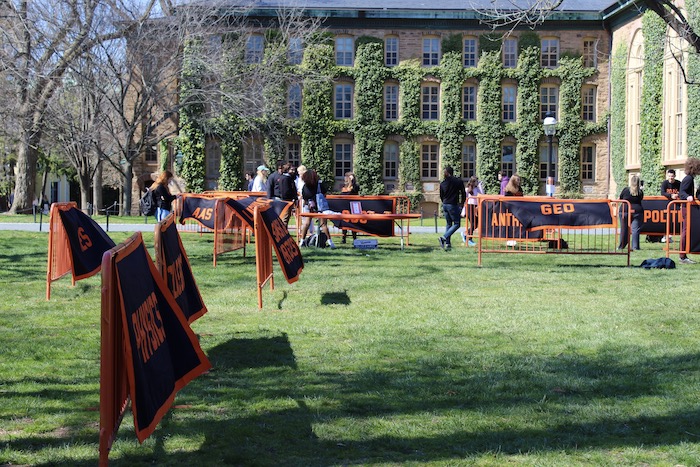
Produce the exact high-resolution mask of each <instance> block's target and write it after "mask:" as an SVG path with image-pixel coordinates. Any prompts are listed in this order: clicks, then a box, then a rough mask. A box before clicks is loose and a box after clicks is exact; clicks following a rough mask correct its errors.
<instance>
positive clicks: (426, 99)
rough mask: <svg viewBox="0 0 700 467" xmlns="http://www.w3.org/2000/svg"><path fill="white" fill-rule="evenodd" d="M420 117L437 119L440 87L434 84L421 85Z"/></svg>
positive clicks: (438, 116) (438, 115)
mask: <svg viewBox="0 0 700 467" xmlns="http://www.w3.org/2000/svg"><path fill="white" fill-rule="evenodd" d="M420 93H421V118H422V119H423V120H438V119H439V118H440V87H439V86H438V85H437V84H435V83H431V84H424V85H423V86H421V92H420Z"/></svg>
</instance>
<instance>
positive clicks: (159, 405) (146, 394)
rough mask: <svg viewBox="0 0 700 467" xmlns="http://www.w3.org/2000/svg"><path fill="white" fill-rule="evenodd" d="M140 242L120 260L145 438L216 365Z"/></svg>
mask: <svg viewBox="0 0 700 467" xmlns="http://www.w3.org/2000/svg"><path fill="white" fill-rule="evenodd" d="M136 235H137V237H138V238H137V240H136V241H134V242H133V243H132V244H130V245H129V247H128V248H126V249H124V250H123V253H121V254H120V255H119V256H118V257H117V258H116V260H115V261H114V265H115V270H116V277H117V288H118V291H117V295H118V300H119V302H120V304H121V313H122V324H123V332H124V335H125V336H127V337H126V338H125V339H124V352H125V358H126V367H127V375H128V379H129V393H130V395H131V407H132V412H133V414H134V427H135V429H136V436H137V438H138V440H139V441H140V442H143V441H144V440H145V439H146V438H148V436H150V434H151V433H153V430H155V428H156V425H157V424H158V422H159V421H160V419H161V418H162V417H163V416H164V415H165V413H166V412H167V411H168V409H169V408H170V406H171V405H172V403H173V400H174V399H175V394H176V393H177V391H179V390H180V389H182V388H183V387H185V386H186V385H187V383H189V382H190V381H191V380H193V379H194V378H196V377H197V376H199V375H201V374H202V373H204V372H205V371H207V370H208V369H209V368H210V367H211V365H210V363H209V360H207V357H206V356H205V355H204V352H203V351H202V349H201V347H200V345H199V342H198V340H197V336H196V335H195V334H194V332H193V331H192V329H191V328H190V326H189V324H188V323H187V320H186V318H185V315H184V313H183V312H182V310H181V309H180V306H179V305H178V304H177V302H176V301H175V299H174V297H173V295H172V294H171V293H170V290H168V287H167V285H166V284H165V282H164V281H163V278H162V277H161V276H160V275H159V273H158V270H157V269H156V266H155V264H153V261H152V260H151V257H150V256H149V254H148V251H147V250H146V247H145V245H144V244H143V239H142V238H141V235H140V234H136Z"/></svg>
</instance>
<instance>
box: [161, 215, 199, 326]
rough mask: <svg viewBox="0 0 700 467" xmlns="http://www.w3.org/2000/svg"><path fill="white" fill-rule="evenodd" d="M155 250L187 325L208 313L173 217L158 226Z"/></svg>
mask: <svg viewBox="0 0 700 467" xmlns="http://www.w3.org/2000/svg"><path fill="white" fill-rule="evenodd" d="M155 251H156V262H157V265H158V269H159V270H160V272H161V277H163V279H164V280H165V283H166V284H167V285H168V289H169V290H170V292H171V293H172V294H173V297H174V298H175V301H177V304H178V305H179V306H180V308H181V309H182V312H183V313H184V314H185V318H186V319H187V322H189V323H192V322H194V321H195V320H196V319H197V318H199V317H200V316H202V315H203V314H204V313H206V312H207V307H206V306H205V305H204V301H203V300H202V295H201V294H200V293H199V288H198V287H197V284H196V282H195V280H194V274H193V273H192V267H191V266H190V261H189V258H188V257H187V253H185V247H184V246H183V245H182V239H181V238H180V234H179V233H178V231H177V227H176V226H175V221H174V216H168V218H167V219H166V220H164V221H162V222H160V223H159V224H158V225H157V227H156V236H155Z"/></svg>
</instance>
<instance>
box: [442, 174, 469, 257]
mask: <svg viewBox="0 0 700 467" xmlns="http://www.w3.org/2000/svg"><path fill="white" fill-rule="evenodd" d="M443 175H444V178H445V179H444V180H443V181H442V183H440V200H441V201H442V211H443V213H444V214H445V221H446V225H445V233H444V234H443V235H442V237H440V238H438V240H439V242H440V246H441V247H442V249H443V250H447V249H448V248H452V243H451V242H450V237H452V234H453V233H455V232H456V231H457V230H459V225H460V216H461V214H462V206H464V201H465V200H466V199H467V193H466V191H465V189H464V182H462V180H461V179H459V178H457V177H454V169H453V168H452V167H451V166H449V165H448V166H447V167H445V169H444V171H443Z"/></svg>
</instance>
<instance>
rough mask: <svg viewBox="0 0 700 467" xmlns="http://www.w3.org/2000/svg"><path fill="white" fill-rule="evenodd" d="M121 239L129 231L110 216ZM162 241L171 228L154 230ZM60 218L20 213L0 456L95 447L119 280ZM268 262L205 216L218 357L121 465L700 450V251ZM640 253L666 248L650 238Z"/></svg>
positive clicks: (577, 459)
mask: <svg viewBox="0 0 700 467" xmlns="http://www.w3.org/2000/svg"><path fill="white" fill-rule="evenodd" d="M110 235H111V236H112V238H113V239H114V240H115V241H117V242H120V241H122V240H124V239H125V238H126V234H121V233H112V234H110ZM144 238H145V240H146V244H147V245H149V246H151V245H152V242H153V236H152V234H150V233H149V234H146V235H145V236H144ZM46 241H47V236H46V234H41V233H30V232H7V231H0V292H1V294H2V295H1V297H2V298H1V299H0V300H1V302H0V303H1V304H0V356H1V358H0V401H1V402H2V404H0V465H2V464H5V465H15V464H21V465H70V466H75V465H90V466H92V465H95V464H96V463H97V456H98V452H97V442H98V421H99V414H98V412H97V408H98V404H99V384H98V378H99V346H100V342H99V340H100V277H99V275H98V276H96V277H93V278H90V279H87V280H84V281H80V282H78V284H77V285H76V286H75V287H72V286H71V285H70V279H69V278H63V279H61V280H59V281H58V282H55V283H54V285H53V287H52V299H51V301H49V302H47V301H46V300H45V279H46V255H47V253H46V252H47V245H46ZM411 242H412V245H411V246H410V247H408V248H406V250H405V251H401V250H400V248H399V245H398V240H388V239H380V240H379V243H380V247H379V249H377V250H373V251H359V250H353V249H352V248H350V247H349V245H343V246H341V247H340V248H338V249H336V250H334V251H331V250H316V249H304V250H303V253H304V258H305V262H306V265H305V269H304V272H303V273H302V275H301V279H300V280H299V281H298V282H297V283H295V284H292V285H289V284H287V283H286V282H285V281H284V277H283V275H282V273H281V271H280V270H279V268H278V267H277V266H275V271H276V274H275V279H276V280H275V285H276V287H275V290H273V291H270V290H269V287H266V289H265V291H264V298H263V299H264V307H263V310H258V308H257V298H256V292H255V265H254V259H253V258H252V257H251V256H250V255H251V254H252V253H251V251H252V250H249V256H248V257H246V258H244V257H242V254H241V253H240V252H232V253H227V254H226V255H223V256H221V257H220V258H219V261H218V267H217V268H213V267H212V261H211V237H209V236H203V237H200V236H199V235H196V234H187V235H184V237H183V243H184V244H185V247H186V249H187V251H188V254H189V257H190V261H191V263H192V266H193V269H194V272H195V276H196V278H197V281H198V284H199V287H200V290H201V293H202V296H203V298H204V300H205V302H206V304H207V306H208V307H209V313H207V314H206V315H204V316H203V317H202V318H200V319H199V320H198V321H196V322H195V323H194V324H193V329H194V330H195V332H196V333H197V334H198V335H199V337H200V342H201V344H202V347H203V348H204V351H205V352H206V354H207V355H208V357H209V359H210V360H211V362H212V365H213V369H212V370H211V371H210V372H209V373H208V374H206V375H204V376H202V377H200V378H198V379H196V380H194V381H193V382H192V383H191V384H190V385H189V386H187V387H186V388H185V389H183V390H182V391H181V392H180V393H179V394H178V396H177V398H176V401H175V404H176V405H177V407H176V408H174V409H172V410H171V411H170V412H169V413H168V414H167V415H166V417H165V418H164V420H163V421H162V422H161V424H160V425H159V427H158V428H157V430H156V431H155V433H154V434H153V435H152V436H151V437H150V438H149V439H148V440H147V441H146V442H145V443H144V444H143V445H139V444H138V442H137V440H136V437H135V435H134V429H133V419H132V415H131V413H130V412H127V414H126V416H125V417H124V421H123V422H122V425H121V429H120V430H119V433H118V437H117V440H116V442H115V444H114V446H113V448H112V452H111V454H110V459H111V461H112V464H113V465H124V466H139V465H143V466H146V465H187V466H192V465H207V466H219V465H285V466H287V465H292V466H330V465H404V464H408V465H424V464H428V465H446V466H447V465H449V466H453V465H494V466H496V465H498V466H500V465H504V464H511V465H533V466H535V465H536V466H542V465H545V466H548V465H556V466H559V465H566V466H569V465H664V466H665V465H686V466H690V465H698V464H699V463H700V402H699V401H700V399H699V398H698V394H699V393H700V340H699V337H700V313H699V310H698V305H697V300H698V299H697V294H698V292H697V290H698V287H697V285H698V281H697V275H698V271H700V264H698V265H679V269H676V270H669V271H667V270H651V271H649V270H644V269H641V268H635V267H632V268H627V267H625V266H624V265H625V264H626V260H625V259H624V258H622V257H612V258H606V257H603V256H578V257H577V256H569V255H562V256H557V255H493V254H492V255H486V256H485V257H484V267H482V268H479V267H477V266H476V254H475V252H474V249H473V248H464V247H458V248H455V249H454V250H453V251H451V252H444V251H442V250H440V249H439V248H438V247H437V241H436V235H429V234H421V235H412V236H411ZM642 247H643V250H642V251H641V252H635V253H633V259H632V264H633V265H638V264H640V263H641V261H642V260H643V259H646V258H657V257H660V256H663V253H662V250H661V245H660V244H643V245H642Z"/></svg>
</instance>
